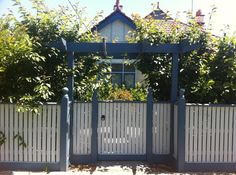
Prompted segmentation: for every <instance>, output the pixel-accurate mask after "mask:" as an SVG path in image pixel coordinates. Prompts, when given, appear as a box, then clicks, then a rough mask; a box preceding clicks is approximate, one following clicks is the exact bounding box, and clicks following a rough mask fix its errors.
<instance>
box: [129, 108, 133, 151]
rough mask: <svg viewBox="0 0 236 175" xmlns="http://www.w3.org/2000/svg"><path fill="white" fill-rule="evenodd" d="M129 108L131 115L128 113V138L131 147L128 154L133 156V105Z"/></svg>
mask: <svg viewBox="0 0 236 175" xmlns="http://www.w3.org/2000/svg"><path fill="white" fill-rule="evenodd" d="M128 105H129V107H128V110H129V113H128V126H129V128H128V132H129V134H128V138H129V147H128V154H131V148H132V123H131V117H132V116H131V115H132V105H131V103H128Z"/></svg>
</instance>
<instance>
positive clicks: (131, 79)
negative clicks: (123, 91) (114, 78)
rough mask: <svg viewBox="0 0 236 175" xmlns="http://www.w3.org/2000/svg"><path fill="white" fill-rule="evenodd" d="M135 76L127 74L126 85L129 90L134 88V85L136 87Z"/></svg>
mask: <svg viewBox="0 0 236 175" xmlns="http://www.w3.org/2000/svg"><path fill="white" fill-rule="evenodd" d="M134 76H135V74H125V76H124V78H125V79H124V84H125V86H126V87H127V88H132V87H134V85H135V82H134Z"/></svg>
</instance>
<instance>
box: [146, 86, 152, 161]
mask: <svg viewBox="0 0 236 175" xmlns="http://www.w3.org/2000/svg"><path fill="white" fill-rule="evenodd" d="M152 127H153V93H152V89H151V88H148V97H147V128H146V130H147V131H146V139H147V140H146V154H147V161H148V162H151V161H152V147H153V145H152V144H153V143H152V135H153V133H152V131H153V129H152Z"/></svg>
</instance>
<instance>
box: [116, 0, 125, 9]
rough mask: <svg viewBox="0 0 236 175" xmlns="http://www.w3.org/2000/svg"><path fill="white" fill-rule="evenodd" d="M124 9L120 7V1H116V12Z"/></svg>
mask: <svg viewBox="0 0 236 175" xmlns="http://www.w3.org/2000/svg"><path fill="white" fill-rule="evenodd" d="M122 8H123V6H122V5H120V0H116V4H115V5H114V10H115V11H116V10H121V9H122Z"/></svg>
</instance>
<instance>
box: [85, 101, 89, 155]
mask: <svg viewBox="0 0 236 175" xmlns="http://www.w3.org/2000/svg"><path fill="white" fill-rule="evenodd" d="M85 105H86V106H85V145H86V146H85V148H86V149H85V154H88V137H89V133H88V128H89V124H88V118H89V115H88V114H89V113H88V112H89V108H88V107H89V106H88V105H89V104H88V103H86V104H85Z"/></svg>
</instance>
